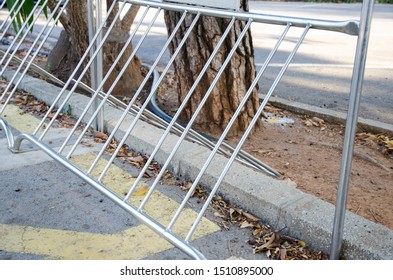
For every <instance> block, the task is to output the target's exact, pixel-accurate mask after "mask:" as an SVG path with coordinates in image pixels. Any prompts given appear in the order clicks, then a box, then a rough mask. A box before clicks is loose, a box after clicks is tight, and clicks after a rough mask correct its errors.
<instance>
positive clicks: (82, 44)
mask: <svg viewBox="0 0 393 280" xmlns="http://www.w3.org/2000/svg"><path fill="white" fill-rule="evenodd" d="M112 1H113V0H108V1H107V6H108V7H109V6H110V5H111V4H112ZM49 2H50V4H49V7H50V8H51V9H53V7H54V3H53V1H49ZM138 10H139V7H138V6H135V5H134V6H132V7H131V8H130V9H129V10H128V12H127V14H126V15H125V16H124V17H123V19H122V20H118V22H116V25H115V28H114V29H113V30H112V31H111V34H110V35H109V37H108V40H107V41H106V42H105V44H104V47H103V53H104V63H103V65H104V74H105V73H107V71H108V70H109V69H110V67H111V66H112V65H113V63H114V61H115V59H116V57H117V55H118V53H119V52H120V51H121V49H122V48H123V47H124V45H125V42H126V40H127V38H128V36H129V30H130V28H131V25H132V23H133V20H134V18H135V16H136V14H137V12H138ZM116 12H117V9H115V10H114V12H113V13H112V15H111V18H112V19H113V18H114V16H115V13H116ZM86 15H87V5H86V1H80V0H71V1H70V2H69V5H68V7H67V13H66V14H63V15H62V16H61V17H60V22H61V24H62V25H63V27H64V31H63V32H62V33H61V36H60V38H59V40H58V42H57V44H56V46H55V47H54V49H53V50H52V51H51V53H50V54H49V57H48V62H47V66H46V68H47V70H48V71H49V72H51V73H53V74H54V75H56V76H57V77H59V78H60V79H62V80H67V79H68V77H69V76H70V75H71V73H72V72H73V71H74V70H75V68H76V66H77V64H78V63H79V61H80V59H81V57H82V56H83V54H84V52H85V51H86V49H87V47H88V44H89V38H88V25H87V16H86ZM110 23H111V21H110V20H108V23H107V25H108V26H109V25H110ZM131 53H132V46H131V44H130V45H129V46H128V48H127V50H126V52H125V53H124V55H123V56H122V57H121V59H120V61H119V63H118V64H117V65H116V67H115V69H114V71H113V72H112V74H111V75H110V76H109V78H108V80H107V82H106V83H105V85H104V90H108V89H109V88H110V87H111V86H112V85H113V82H114V80H115V79H116V77H117V76H118V74H119V72H120V71H121V69H122V68H123V66H124V65H125V62H126V61H127V59H128V57H129V55H130V54H131ZM86 65H87V62H85V63H84V65H83V66H86ZM83 68H84V67H82V68H80V69H81V70H80V71H79V72H81V71H82V69H83ZM142 80H143V77H142V74H141V61H140V59H139V58H138V57H135V59H133V60H132V62H131V63H130V64H129V65H128V66H127V69H126V71H125V72H124V74H123V75H122V76H121V79H120V80H119V82H118V83H117V85H116V87H115V88H114V90H113V92H112V94H113V95H114V96H117V97H124V96H130V95H132V94H133V93H134V92H135V90H136V89H137V88H138V87H139V85H140V83H141V82H142ZM83 81H84V82H85V83H87V84H90V74H87V75H86V76H85V77H84V79H83Z"/></svg>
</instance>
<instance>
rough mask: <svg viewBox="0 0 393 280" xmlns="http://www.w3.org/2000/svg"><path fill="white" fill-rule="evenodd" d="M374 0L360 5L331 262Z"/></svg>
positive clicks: (340, 231) (338, 242) (338, 243)
mask: <svg viewBox="0 0 393 280" xmlns="http://www.w3.org/2000/svg"><path fill="white" fill-rule="evenodd" d="M373 7H374V0H365V1H364V2H363V5H362V12H361V22H360V34H359V37H358V41H357V47H356V55H355V63H354V69H353V74H352V83H351V93H350V97H349V105H348V115H347V123H346V129H345V136H344V143H343V153H342V159H341V168H340V177H339V182H338V190H337V202H336V209H335V214H334V222H333V232H332V243H331V247H330V259H332V260H336V259H338V258H339V257H340V253H341V249H342V242H343V241H342V240H343V235H344V223H345V211H346V205H347V197H348V187H349V179H350V174H351V165H352V156H353V148H354V140H355V134H356V127H357V121H358V115H359V104H360V99H361V94H362V87H363V79H364V70H365V67H366V58H367V48H368V42H369V36H370V28H371V20H372V13H373Z"/></svg>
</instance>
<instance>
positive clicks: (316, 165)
mask: <svg viewBox="0 0 393 280" xmlns="http://www.w3.org/2000/svg"><path fill="white" fill-rule="evenodd" d="M269 111H270V112H269ZM268 112H269V113H268V115H269V117H268V118H267V119H265V122H264V127H263V129H262V130H259V131H258V132H257V133H255V134H254V135H253V136H252V137H251V138H250V139H249V141H248V142H247V143H246V144H245V146H244V150H245V151H247V152H248V153H250V154H252V155H253V156H255V157H256V158H258V159H260V160H261V161H262V162H264V163H266V164H268V165H269V166H271V167H273V168H274V169H276V170H277V171H278V172H280V173H281V174H282V177H283V178H284V179H286V178H289V179H291V180H292V181H294V182H295V183H296V184H297V188H298V189H299V190H301V191H303V192H306V193H309V194H312V195H314V196H317V197H319V198H321V199H323V200H325V201H328V202H330V203H333V204H335V202H336V195H337V186H338V178H339V170H340V164H341V153H342V149H341V146H342V143H343V137H344V136H343V134H344V127H343V126H342V125H334V124H327V123H325V122H324V121H323V120H321V119H318V118H309V117H307V116H298V115H295V114H293V113H290V112H285V111H282V110H278V109H275V108H272V107H270V108H268ZM292 121H293V123H288V122H292ZM280 122H281V123H280ZM383 141H386V143H384V142H383ZM389 141H390V142H389ZM388 142H389V143H391V138H389V137H387V136H383V135H372V134H368V133H366V132H363V133H358V134H357V137H356V145H355V150H354V157H353V162H352V172H351V178H350V187H349V194H348V209H349V210H350V211H352V212H354V213H356V214H358V215H360V216H363V217H365V218H367V219H369V220H371V221H373V222H376V223H379V224H382V225H385V226H387V227H389V228H391V229H393V207H392V205H393V196H392V193H393V154H392V153H391V152H392V150H391V149H389V147H390V146H386V145H385V144H387V143H388Z"/></svg>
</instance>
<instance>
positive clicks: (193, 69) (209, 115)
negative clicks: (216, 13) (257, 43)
mask: <svg viewBox="0 0 393 280" xmlns="http://www.w3.org/2000/svg"><path fill="white" fill-rule="evenodd" d="M241 2H242V8H243V9H244V10H248V3H247V0H242V1H241ZM180 16H181V14H179V13H178V12H172V11H170V12H168V11H166V12H165V22H166V25H167V29H168V32H170V33H172V31H173V29H174V27H175V26H176V24H177V23H178V21H179V19H180ZM194 17H195V16H194V15H188V16H187V19H186V20H185V22H184V23H183V25H182V27H181V30H180V31H179V32H178V33H177V35H176V37H175V39H174V40H173V41H172V43H171V46H170V51H171V53H173V52H174V50H175V49H176V48H177V46H178V45H179V43H180V41H181V40H182V38H183V37H184V34H185V33H186V31H187V28H188V26H190V24H191V22H192V20H193V19H194ZM229 21H230V20H228V19H221V18H214V17H208V16H204V17H201V18H200V19H199V21H198V23H197V26H196V28H195V29H194V31H193V32H192V34H191V35H190V37H189V39H188V40H187V43H186V45H185V47H183V49H182V50H181V52H180V54H179V55H178V56H177V58H176V60H175V62H174V69H175V76H176V77H177V79H176V80H177V86H178V92H179V102H181V101H183V99H184V97H185V95H186V94H187V93H188V91H189V89H190V88H191V87H192V85H193V84H194V81H195V80H196V78H197V76H198V74H199V73H200V71H201V69H202V67H203V66H204V64H205V62H206V61H207V59H208V58H209V56H210V54H211V53H212V51H213V49H214V47H215V46H216V45H217V42H218V41H219V39H220V38H221V35H222V34H223V32H224V31H225V29H226V28H227V26H228V23H229ZM244 26H245V23H244V22H241V21H237V22H236V23H235V24H234V27H232V30H231V32H230V34H229V35H228V37H227V39H226V40H225V43H224V44H223V46H222V47H221V48H220V51H219V53H218V54H217V56H216V57H215V59H214V61H213V62H212V63H211V65H210V67H209V69H208V71H207V72H206V74H205V76H204V78H203V82H202V83H200V84H199V86H198V87H197V89H196V91H195V92H194V94H193V96H192V98H191V99H190V101H189V102H188V104H187V106H186V109H185V110H184V112H183V114H182V116H181V119H182V121H183V122H186V121H187V120H189V119H190V118H191V116H192V115H193V113H194V112H195V109H196V108H197V106H198V104H199V103H200V101H201V99H202V98H203V97H204V95H205V93H206V91H207V90H208V88H209V86H210V84H211V82H212V81H213V79H214V78H215V77H216V74H217V72H218V71H219V70H220V68H221V65H222V64H223V62H224V60H225V58H226V57H227V55H228V53H229V52H230V50H231V49H232V47H233V45H234V44H235V42H236V40H237V39H238V37H239V35H240V33H241V31H242V30H243V28H244ZM255 75H256V71H255V63H254V49H253V44H252V37H251V31H249V32H247V34H246V36H245V37H244V39H243V40H242V43H241V44H240V46H239V48H238V50H237V52H236V53H235V55H234V56H233V58H232V60H231V62H230V63H229V65H228V66H227V68H226V70H225V72H224V74H223V76H222V77H221V78H220V80H219V82H218V83H217V85H216V86H215V88H214V90H213V91H212V93H211V96H210V98H209V100H208V101H207V103H206V105H205V106H204V107H203V109H202V111H201V113H200V114H199V115H198V118H197V120H196V125H197V128H199V129H202V130H204V131H205V132H210V133H217V132H222V131H223V129H225V127H226V126H227V124H228V122H229V121H230V119H231V117H232V115H233V113H234V111H235V110H236V109H237V107H238V105H239V103H240V102H241V100H242V98H243V96H244V95H245V93H246V92H247V90H248V89H249V87H250V85H251V83H252V81H253V80H254V78H255ZM258 106H259V98H258V88H256V89H255V90H254V92H253V94H252V97H251V98H250V99H249V100H248V102H247V105H246V106H245V107H244V109H243V111H242V113H241V114H240V115H239V117H238V118H237V120H236V122H235V124H234V125H233V127H232V129H231V131H230V136H236V135H238V134H239V133H240V132H242V131H244V130H245V129H247V127H248V125H249V123H250V121H251V118H252V117H253V116H254V115H255V112H256V110H257V109H258Z"/></svg>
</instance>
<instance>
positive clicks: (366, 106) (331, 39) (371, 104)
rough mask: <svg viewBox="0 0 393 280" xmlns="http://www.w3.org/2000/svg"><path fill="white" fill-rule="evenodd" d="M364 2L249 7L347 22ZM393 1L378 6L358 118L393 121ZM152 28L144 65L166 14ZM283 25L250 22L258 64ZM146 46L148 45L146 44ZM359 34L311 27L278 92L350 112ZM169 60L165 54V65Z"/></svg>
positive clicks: (271, 74) (277, 62) (159, 40)
mask: <svg viewBox="0 0 393 280" xmlns="http://www.w3.org/2000/svg"><path fill="white" fill-rule="evenodd" d="M360 10H361V5H360V4H330V3H329V4H327V3H303V2H295V3H293V2H290V3H288V2H263V1H251V2H250V11H251V12H254V13H266V14H275V15H283V16H291V17H307V18H315V19H329V20H348V19H359V17H360ZM392 25H393V5H376V6H375V9H374V16H373V22H372V28H371V38H370V43H369V49H368V51H369V52H368V60H367V66H366V73H365V80H364V87H363V97H362V102H361V109H360V116H362V117H364V118H367V119H372V120H378V121H381V122H386V123H389V124H392V123H393V110H392V108H393V49H392V48H391V46H392V45H393V33H392V32H391V31H390V30H389V28H390V27H391V26H392ZM155 26H156V27H155V28H154V29H153V32H154V36H150V37H149V38H147V39H146V43H144V45H142V48H141V50H140V51H139V56H140V57H141V58H142V60H143V61H144V62H146V63H153V61H154V59H152V58H155V57H156V56H157V55H158V53H159V52H160V50H161V47H162V46H163V44H164V43H165V40H166V29H165V24H164V22H163V19H162V18H158V20H157V24H156V25H155ZM282 30H283V27H282V26H273V25H266V24H257V25H253V26H252V33H253V43H254V48H255V57H256V64H257V67H260V66H261V65H262V64H263V62H264V60H265V58H266V56H267V55H268V53H269V51H270V49H271V47H272V46H273V44H274V43H275V42H276V40H277V38H278V36H279V34H280V33H281V32H282ZM300 31H301V30H296V28H294V30H293V31H291V33H289V34H288V37H287V41H286V43H284V44H283V46H282V49H280V50H279V52H278V53H277V55H276V56H275V58H274V59H273V61H272V67H270V68H269V69H268V71H267V73H266V80H263V82H262V83H261V92H262V93H266V91H267V89H268V87H269V86H270V85H271V83H272V81H273V79H274V78H275V76H276V75H277V73H278V72H279V70H280V67H281V66H282V64H283V62H284V61H285V59H286V57H287V55H288V51H289V49H290V48H291V47H292V46H293V43H294V42H295V41H296V40H297V38H298V35H299V32H300ZM144 46H145V47H144ZM355 48H356V37H354V36H349V35H346V34H341V33H337V32H330V31H321V30H311V31H310V32H309V33H308V34H307V36H306V38H305V40H304V42H303V44H302V46H301V47H300V49H299V51H298V53H297V54H296V56H295V58H294V60H293V62H292V64H291V66H290V68H289V69H288V71H287V73H286V74H285V76H284V77H283V79H282V81H281V83H280V84H279V86H278V87H277V89H276V91H275V92H274V95H276V96H278V97H281V98H284V99H288V100H293V101H297V102H301V103H305V104H309V105H313V106H318V107H321V108H328V109H332V110H337V111H340V112H346V110H347V106H348V103H347V101H348V97H349V91H350V83H351V75H352V69H351V66H352V64H353V61H354V54H355ZM168 60H169V55H168V54H166V55H165V56H164V57H163V59H162V61H161V63H162V65H164V64H165V63H166V62H167V61H168Z"/></svg>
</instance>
